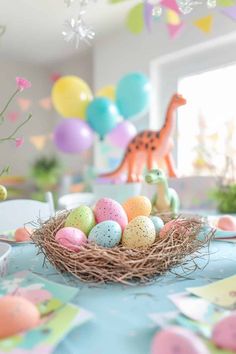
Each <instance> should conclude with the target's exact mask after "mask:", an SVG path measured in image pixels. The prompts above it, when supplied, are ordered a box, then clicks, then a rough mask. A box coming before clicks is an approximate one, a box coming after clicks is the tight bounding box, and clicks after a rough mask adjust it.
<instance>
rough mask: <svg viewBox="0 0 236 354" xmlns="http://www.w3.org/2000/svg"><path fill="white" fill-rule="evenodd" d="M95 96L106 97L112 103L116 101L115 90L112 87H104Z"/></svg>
mask: <svg viewBox="0 0 236 354" xmlns="http://www.w3.org/2000/svg"><path fill="white" fill-rule="evenodd" d="M96 96H99V97H107V98H109V99H110V100H112V101H115V99H116V88H115V86H113V85H109V86H105V87H103V88H101V89H100V90H98V92H97V94H96Z"/></svg>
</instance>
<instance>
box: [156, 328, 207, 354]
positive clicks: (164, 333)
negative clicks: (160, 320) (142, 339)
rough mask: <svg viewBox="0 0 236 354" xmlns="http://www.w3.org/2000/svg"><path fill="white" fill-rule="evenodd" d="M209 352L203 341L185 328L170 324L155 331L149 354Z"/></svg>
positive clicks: (196, 353) (203, 353) (198, 353)
mask: <svg viewBox="0 0 236 354" xmlns="http://www.w3.org/2000/svg"><path fill="white" fill-rule="evenodd" d="M177 353H179V354H210V352H209V350H208V349H207V347H206V345H205V344H204V343H203V341H202V340H201V339H200V338H199V337H198V336H197V335H196V334H195V333H193V332H191V331H190V330H188V329H186V328H181V327H177V326H170V327H168V328H165V329H163V330H161V331H160V332H157V334H156V335H155V337H154V339H153V341H152V349H151V354H177Z"/></svg>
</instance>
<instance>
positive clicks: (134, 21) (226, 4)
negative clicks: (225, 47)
mask: <svg viewBox="0 0 236 354" xmlns="http://www.w3.org/2000/svg"><path fill="white" fill-rule="evenodd" d="M110 2H111V1H110ZM112 3H114V2H113V1H112ZM216 4H217V6H218V7H221V9H219V10H220V12H221V13H222V14H223V15H225V16H227V17H229V18H231V19H232V20H234V21H236V1H235V0H216ZM159 5H160V7H161V8H162V9H163V8H164V9H165V17H164V18H165V22H166V26H167V30H168V33H169V36H170V38H171V39H175V38H176V37H178V35H180V34H181V33H182V31H183V29H184V28H185V22H184V16H183V15H182V14H181V13H180V9H179V6H178V3H177V1H176V0H161V1H160V3H159ZM159 5H158V6H159ZM155 6H157V5H153V2H151V1H149V0H144V1H143V2H142V3H139V4H137V5H135V6H134V7H132V8H131V9H130V11H129V13H128V15H127V19H126V25H127V27H128V29H129V31H130V32H131V33H133V34H136V35H138V34H140V33H141V32H142V31H143V29H144V27H146V29H147V30H148V31H149V32H150V31H151V29H152V23H153V20H154V19H155V16H154V10H155ZM222 7H223V8H222ZM213 21H214V17H213V14H209V15H207V16H204V17H202V18H198V19H196V20H195V21H194V22H193V25H194V26H195V27H196V28H197V29H198V30H200V31H201V32H202V33H204V34H209V33H211V32H212V29H213Z"/></svg>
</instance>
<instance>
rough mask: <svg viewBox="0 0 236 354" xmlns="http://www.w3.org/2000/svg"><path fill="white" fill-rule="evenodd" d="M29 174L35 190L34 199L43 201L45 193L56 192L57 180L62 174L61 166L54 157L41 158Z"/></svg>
mask: <svg viewBox="0 0 236 354" xmlns="http://www.w3.org/2000/svg"><path fill="white" fill-rule="evenodd" d="M30 174H31V177H32V178H33V180H34V182H35V185H36V188H37V192H36V193H34V197H35V198H37V199H39V200H44V194H45V192H47V191H52V192H54V193H55V192H56V187H57V184H58V180H59V178H60V177H61V174H62V166H61V163H60V161H59V160H58V159H57V158H56V157H55V156H53V157H46V156H42V157H40V158H39V159H37V160H36V161H35V162H34V164H33V165H32V167H31V173H30Z"/></svg>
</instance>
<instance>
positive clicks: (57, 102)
mask: <svg viewBox="0 0 236 354" xmlns="http://www.w3.org/2000/svg"><path fill="white" fill-rule="evenodd" d="M91 100H92V93H91V90H90V88H89V86H88V85H87V84H86V82H84V81H83V80H82V79H80V78H79V77H77V76H63V77H61V78H60V79H58V80H57V81H56V82H55V84H54V85H53V88H52V102H53V105H54V108H55V109H56V111H57V112H58V113H59V114H60V115H62V116H63V117H66V118H68V117H75V118H80V119H84V118H85V112H86V108H87V106H88V104H89V102H90V101H91Z"/></svg>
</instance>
